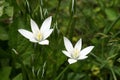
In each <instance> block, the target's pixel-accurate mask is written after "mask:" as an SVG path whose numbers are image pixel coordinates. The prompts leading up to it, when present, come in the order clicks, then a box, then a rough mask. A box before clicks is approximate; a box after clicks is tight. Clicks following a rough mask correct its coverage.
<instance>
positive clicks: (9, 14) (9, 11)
mask: <svg viewBox="0 0 120 80" xmlns="http://www.w3.org/2000/svg"><path fill="white" fill-rule="evenodd" d="M5 13H6V14H7V15H8V16H9V17H12V16H13V7H11V6H9V7H7V8H5Z"/></svg>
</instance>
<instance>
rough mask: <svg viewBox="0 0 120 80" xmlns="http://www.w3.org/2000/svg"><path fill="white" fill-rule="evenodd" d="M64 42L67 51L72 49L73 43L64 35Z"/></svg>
mask: <svg viewBox="0 0 120 80" xmlns="http://www.w3.org/2000/svg"><path fill="white" fill-rule="evenodd" d="M64 44H65V48H66V49H67V51H68V52H71V51H73V45H72V43H71V42H70V40H69V39H67V38H66V37H64Z"/></svg>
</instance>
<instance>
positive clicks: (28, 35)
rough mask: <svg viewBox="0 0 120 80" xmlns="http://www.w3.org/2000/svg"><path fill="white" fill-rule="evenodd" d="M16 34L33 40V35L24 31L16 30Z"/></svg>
mask: <svg viewBox="0 0 120 80" xmlns="http://www.w3.org/2000/svg"><path fill="white" fill-rule="evenodd" d="M18 32H19V33H20V34H21V35H23V36H24V37H25V38H27V39H29V40H32V39H34V36H33V33H32V32H30V31H27V30H24V29H18Z"/></svg>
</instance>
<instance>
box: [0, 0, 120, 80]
mask: <svg viewBox="0 0 120 80" xmlns="http://www.w3.org/2000/svg"><path fill="white" fill-rule="evenodd" d="M49 16H53V20H52V26H51V27H52V28H54V32H53V33H52V35H51V36H50V37H49V38H48V39H49V41H50V45H48V46H42V45H39V44H34V43H31V42H29V40H27V39H26V38H24V37H23V36H22V35H20V33H18V31H17V30H18V29H19V28H24V29H27V30H31V29H30V18H32V19H33V20H35V22H36V23H37V24H38V25H39V26H41V24H42V22H43V21H44V19H45V18H47V17H49ZM63 36H66V37H68V38H69V39H70V40H71V41H72V42H73V43H76V42H77V40H79V38H82V40H83V43H84V44H83V48H84V47H87V46H89V45H94V46H95V48H94V49H93V50H92V52H91V53H90V54H89V57H88V58H87V59H85V60H81V61H78V62H77V63H75V64H72V65H70V66H69V67H67V65H69V64H68V62H67V57H66V56H65V55H64V54H63V53H62V50H64V49H65V48H64V43H63ZM66 67H67V68H66ZM65 69H66V71H64V73H62V75H61V76H60V78H59V80H120V0H0V80H55V78H56V77H57V76H59V75H60V73H61V72H62V71H63V70H65Z"/></svg>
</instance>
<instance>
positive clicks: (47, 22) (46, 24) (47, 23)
mask: <svg viewBox="0 0 120 80" xmlns="http://www.w3.org/2000/svg"><path fill="white" fill-rule="evenodd" d="M51 21H52V16H50V17H48V18H47V19H45V20H44V22H43V24H42V26H41V28H40V30H41V31H42V32H44V31H46V30H48V29H50V26H51Z"/></svg>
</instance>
